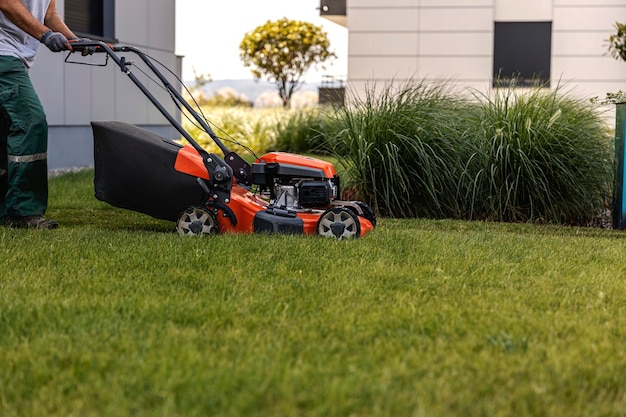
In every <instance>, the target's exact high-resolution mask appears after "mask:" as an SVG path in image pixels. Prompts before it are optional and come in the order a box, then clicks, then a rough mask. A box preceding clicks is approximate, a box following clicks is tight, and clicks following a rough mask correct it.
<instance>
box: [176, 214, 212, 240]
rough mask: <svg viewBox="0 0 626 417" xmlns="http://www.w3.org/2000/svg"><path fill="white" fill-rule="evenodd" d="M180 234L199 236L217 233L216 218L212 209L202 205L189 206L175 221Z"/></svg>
mask: <svg viewBox="0 0 626 417" xmlns="http://www.w3.org/2000/svg"><path fill="white" fill-rule="evenodd" d="M176 230H177V231H178V234H179V235H181V236H201V235H212V234H216V233H218V226H217V218H216V217H215V214H213V212H212V211H209V210H207V209H204V208H202V207H189V208H188V209H187V210H185V212H184V213H183V214H181V215H180V217H179V218H178V221H177V222H176Z"/></svg>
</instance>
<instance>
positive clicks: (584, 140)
mask: <svg viewBox="0 0 626 417" xmlns="http://www.w3.org/2000/svg"><path fill="white" fill-rule="evenodd" d="M477 98H478V99H479V100H478V102H479V111H478V112H476V113H475V117H474V118H473V120H472V123H471V126H472V130H473V131H472V133H471V135H472V138H473V139H474V140H475V141H476V142H477V145H478V146H477V148H478V149H479V153H477V155H476V157H477V160H478V161H480V164H479V165H480V170H478V171H476V172H472V173H471V174H472V176H471V178H468V177H466V179H469V182H468V183H467V185H466V189H472V190H476V191H475V197H474V198H473V200H474V201H473V203H472V204H473V207H471V209H470V210H469V214H470V215H469V217H470V218H476V217H485V218H488V219H492V220H503V221H541V222H550V223H577V224H580V223H588V222H590V221H593V219H594V218H596V217H597V216H598V214H599V213H600V211H602V209H603V208H604V206H605V204H606V203H608V201H609V198H610V188H611V187H610V186H611V178H612V176H611V175H612V152H611V146H610V145H611V137H610V132H609V130H608V128H607V126H606V125H605V123H604V121H603V120H602V117H601V116H600V114H599V113H598V112H597V111H596V110H597V109H596V107H594V106H593V105H591V104H590V103H589V102H588V101H585V100H582V99H577V98H575V97H574V96H573V95H572V94H570V93H567V92H566V93H563V92H562V89H561V88H556V89H554V90H551V91H550V90H543V89H531V90H520V91H518V90H514V89H513V88H512V87H510V88H505V89H501V90H497V91H494V92H493V93H492V94H491V95H484V94H483V95H478V96H477Z"/></svg>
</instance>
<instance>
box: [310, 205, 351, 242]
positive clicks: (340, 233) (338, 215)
mask: <svg viewBox="0 0 626 417" xmlns="http://www.w3.org/2000/svg"><path fill="white" fill-rule="evenodd" d="M317 233H318V234H319V235H320V236H324V237H330V238H335V239H337V240H342V239H354V238H357V237H359V236H361V224H360V223H359V218H358V217H357V216H356V215H355V214H354V213H353V212H352V211H351V210H349V209H347V208H345V207H333V208H331V209H328V210H326V211H325V212H324V214H322V216H321V217H320V219H319V221H318V222H317Z"/></svg>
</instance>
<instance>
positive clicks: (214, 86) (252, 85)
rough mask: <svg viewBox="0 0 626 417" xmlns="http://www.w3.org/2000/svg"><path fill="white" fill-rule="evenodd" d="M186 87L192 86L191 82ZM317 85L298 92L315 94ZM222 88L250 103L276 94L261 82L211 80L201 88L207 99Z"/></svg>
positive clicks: (272, 86) (305, 86)
mask: <svg viewBox="0 0 626 417" xmlns="http://www.w3.org/2000/svg"><path fill="white" fill-rule="evenodd" d="M187 85H193V81H192V82H189V83H187ZM319 85H320V83H304V84H303V85H302V87H301V88H300V90H298V91H310V92H315V93H317V91H318V88H319ZM224 88H232V89H233V90H235V91H236V92H237V93H239V94H243V95H245V96H246V97H247V98H248V99H249V100H250V101H251V102H255V101H256V100H257V98H259V96H260V95H262V94H264V93H268V92H270V93H272V92H276V93H277V89H276V86H275V85H274V83H270V82H268V81H261V80H259V81H255V80H213V81H211V82H210V83H207V84H206V85H205V86H204V87H203V91H204V93H205V94H206V96H207V97H213V96H214V95H215V93H216V92H217V91H219V90H222V89H224ZM277 94H278V93H277Z"/></svg>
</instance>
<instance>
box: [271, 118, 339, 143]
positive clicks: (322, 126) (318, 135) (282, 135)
mask: <svg viewBox="0 0 626 417" xmlns="http://www.w3.org/2000/svg"><path fill="white" fill-rule="evenodd" d="M334 130H336V128H335V127H334V126H332V119H331V116H329V115H328V113H326V112H325V110H324V109H320V108H319V107H305V108H302V109H293V110H289V112H288V113H287V116H286V117H284V118H282V119H280V120H279V122H278V125H277V126H276V149H277V150H279V151H284V152H300V153H303V152H304V153H306V152H318V153H326V151H327V149H326V148H325V139H324V138H325V135H327V134H330V132H332V131H334Z"/></svg>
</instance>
